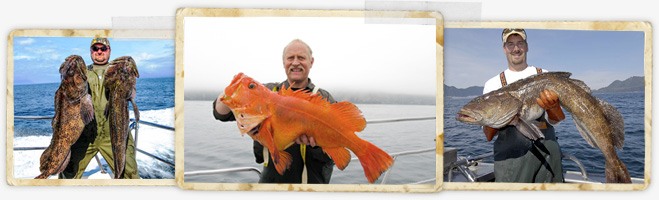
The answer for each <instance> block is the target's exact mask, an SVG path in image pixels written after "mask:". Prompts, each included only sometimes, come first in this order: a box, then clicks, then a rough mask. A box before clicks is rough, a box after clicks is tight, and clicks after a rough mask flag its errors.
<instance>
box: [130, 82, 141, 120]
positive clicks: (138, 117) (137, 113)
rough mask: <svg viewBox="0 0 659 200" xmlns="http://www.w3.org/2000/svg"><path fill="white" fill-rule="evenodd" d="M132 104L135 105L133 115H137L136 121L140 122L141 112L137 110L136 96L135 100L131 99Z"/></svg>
mask: <svg viewBox="0 0 659 200" xmlns="http://www.w3.org/2000/svg"><path fill="white" fill-rule="evenodd" d="M133 94H135V89H133ZM130 103H131V104H132V105H133V114H134V115H135V121H136V122H138V121H140V110H139V109H138V108H137V103H135V95H133V98H130Z"/></svg>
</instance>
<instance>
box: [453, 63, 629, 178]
mask: <svg viewBox="0 0 659 200" xmlns="http://www.w3.org/2000/svg"><path fill="white" fill-rule="evenodd" d="M570 75H571V73H569V72H548V73H542V74H539V75H534V76H531V77H528V78H525V79H522V80H519V81H516V82H514V83H511V84H509V85H507V86H505V87H502V88H500V89H498V90H495V91H492V92H489V93H487V94H484V95H482V96H479V97H476V98H474V99H473V100H471V102H469V103H467V105H465V106H464V107H462V109H461V110H460V111H459V112H458V114H457V120H459V121H461V122H464V123H468V124H477V125H482V126H489V127H493V128H501V127H504V126H506V125H514V126H515V127H516V128H517V129H518V130H519V131H520V133H522V134H523V135H524V136H526V137H527V138H529V139H530V140H537V139H540V138H543V137H544V135H543V134H542V132H540V129H539V128H538V127H536V126H535V125H534V124H533V123H531V121H533V120H535V119H537V118H539V117H540V116H541V115H542V114H543V113H544V110H543V109H542V108H541V107H540V106H539V105H538V104H537V103H536V98H539V95H540V92H541V91H543V90H545V89H547V90H551V91H554V92H556V94H558V98H559V99H560V105H561V107H563V108H564V109H565V110H567V111H568V112H569V113H570V114H572V119H574V123H575V124H576V126H577V130H578V131H579V133H580V134H581V136H582V137H583V138H584V139H585V140H586V142H588V144H590V146H592V147H595V148H599V149H600V151H601V152H602V154H603V155H604V159H605V175H606V182H609V183H630V182H631V178H630V176H629V172H628V171H627V167H626V166H625V164H624V163H623V162H622V161H621V160H620V158H618V154H617V152H616V150H615V149H616V148H618V149H622V146H623V144H624V141H625V131H624V122H623V118H622V115H621V114H620V112H618V110H616V108H615V107H613V106H612V105H611V104H609V103H607V102H605V101H603V100H601V99H598V98H597V97H595V96H592V95H591V94H590V88H588V86H587V85H586V84H585V83H584V82H583V81H580V80H576V79H571V78H570Z"/></svg>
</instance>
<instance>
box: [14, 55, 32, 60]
mask: <svg viewBox="0 0 659 200" xmlns="http://www.w3.org/2000/svg"><path fill="white" fill-rule="evenodd" d="M32 59H34V56H26V55H15V56H14V60H32Z"/></svg>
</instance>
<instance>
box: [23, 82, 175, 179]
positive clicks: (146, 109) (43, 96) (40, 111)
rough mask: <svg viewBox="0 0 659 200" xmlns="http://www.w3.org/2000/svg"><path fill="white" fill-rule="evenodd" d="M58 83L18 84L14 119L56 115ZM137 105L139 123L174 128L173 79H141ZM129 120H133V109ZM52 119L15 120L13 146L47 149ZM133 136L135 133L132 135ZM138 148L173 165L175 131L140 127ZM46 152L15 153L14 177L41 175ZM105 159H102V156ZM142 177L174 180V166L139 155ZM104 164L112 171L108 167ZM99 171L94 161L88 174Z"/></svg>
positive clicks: (145, 126) (105, 166) (139, 167)
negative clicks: (41, 156)
mask: <svg viewBox="0 0 659 200" xmlns="http://www.w3.org/2000/svg"><path fill="white" fill-rule="evenodd" d="M58 87H59V83H48V84H34V85H15V86H14V116H53V115H54V113H55V111H54V106H53V104H54V96H55V91H56V90H57V88H58ZM136 90H137V95H136V103H137V107H138V108H139V109H140V120H142V121H148V122H154V123H158V124H161V125H165V126H170V127H174V78H173V77H172V78H138V79H137V84H136ZM129 114H130V117H131V118H133V112H132V108H131V106H129ZM50 123H51V120H22V119H14V135H13V136H14V147H46V146H48V144H49V143H50V139H51V137H52V127H51V124H50ZM133 134H134V133H133ZM137 148H139V149H141V150H144V151H146V152H149V153H151V154H154V155H157V156H158V157H160V158H163V159H165V160H169V161H170V162H172V163H174V131H169V130H165V129H159V128H154V127H151V126H147V125H140V129H139V132H138V144H137ZM42 152H43V150H29V151H14V152H13V153H14V177H16V178H33V177H35V176H36V175H38V174H39V157H40V155H41V153H42ZM99 158H102V156H99ZM137 163H138V170H139V175H140V177H141V178H144V179H151V178H157V179H160V178H166V179H173V178H174V167H172V166H169V165H167V164H165V163H162V162H159V161H157V160H155V159H153V158H151V157H149V156H146V155H144V154H142V153H139V152H138V153H137ZM101 165H102V166H103V167H104V168H106V169H107V170H109V167H107V164H105V163H101ZM98 170H100V168H99V166H98V165H97V164H96V162H95V161H94V160H92V162H90V164H89V165H88V167H87V170H86V172H85V173H86V174H87V173H93V172H95V171H98Z"/></svg>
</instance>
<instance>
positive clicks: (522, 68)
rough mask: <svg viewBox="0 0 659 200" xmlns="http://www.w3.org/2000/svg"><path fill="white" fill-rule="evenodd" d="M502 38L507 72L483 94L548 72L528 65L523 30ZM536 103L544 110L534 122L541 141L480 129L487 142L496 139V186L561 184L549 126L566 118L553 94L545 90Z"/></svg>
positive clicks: (506, 130)
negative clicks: (540, 132)
mask: <svg viewBox="0 0 659 200" xmlns="http://www.w3.org/2000/svg"><path fill="white" fill-rule="evenodd" d="M501 36H502V40H503V52H504V54H505V55H506V58H507V60H508V68H507V69H506V70H505V71H503V72H501V73H499V74H497V75H496V76H494V77H492V78H491V79H489V80H488V81H487V82H485V86H484V89H483V94H485V93H488V92H491V91H493V90H497V89H499V88H501V87H503V86H506V85H507V84H510V83H513V82H515V81H518V80H520V79H524V78H526V77H529V76H532V75H535V74H540V73H543V72H547V70H544V69H541V68H539V67H535V66H529V65H528V64H527V61H526V53H527V52H528V51H529V48H528V43H527V37H526V31H525V30H524V29H511V28H507V29H504V30H503V33H502V34H501ZM536 101H537V102H538V104H539V105H540V107H542V108H543V109H545V114H546V115H544V116H541V117H540V118H538V119H537V120H536V121H535V122H534V124H535V125H536V126H537V127H538V128H540V130H541V131H542V133H543V134H544V135H545V138H544V139H540V140H539V141H537V142H534V141H531V140H529V139H527V138H526V137H524V136H522V134H521V133H519V132H518V130H517V128H515V127H514V126H511V125H508V126H505V127H502V128H500V129H495V128H491V127H487V126H484V127H483V133H485V136H486V138H487V140H488V141H490V140H492V138H493V137H494V136H495V135H498V136H497V139H496V141H494V176H495V180H496V182H520V183H545V182H563V166H562V163H561V150H560V147H559V145H558V142H557V141H556V133H555V132H554V127H553V126H552V125H556V124H557V123H558V122H560V121H561V120H563V119H565V114H564V113H563V110H562V109H561V106H560V105H559V100H558V96H557V95H556V93H554V92H553V91H550V90H544V91H543V92H542V93H541V94H540V98H537V99H536Z"/></svg>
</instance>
